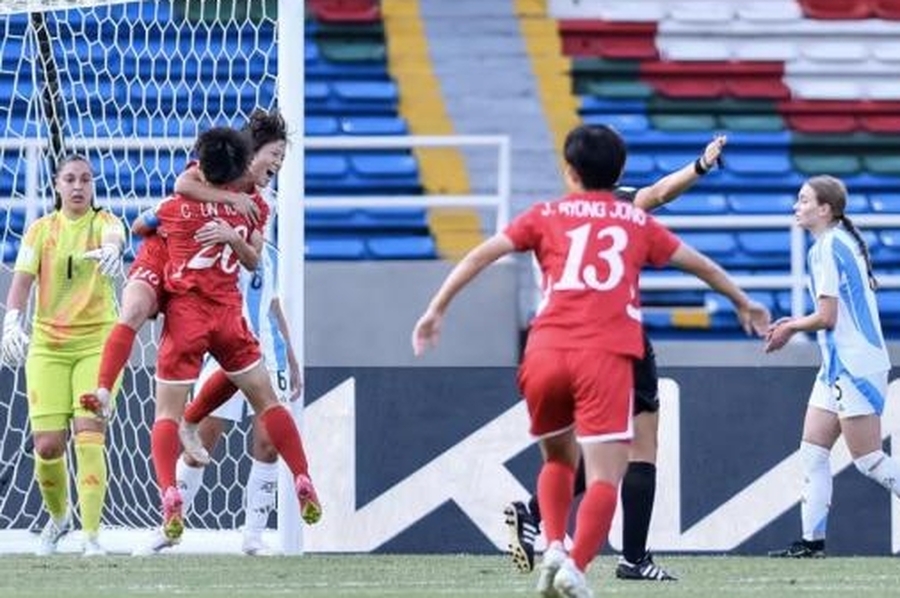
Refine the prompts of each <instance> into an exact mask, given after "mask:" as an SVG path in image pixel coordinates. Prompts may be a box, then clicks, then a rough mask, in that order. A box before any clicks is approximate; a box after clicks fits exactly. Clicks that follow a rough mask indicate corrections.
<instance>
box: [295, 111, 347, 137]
mask: <svg viewBox="0 0 900 598" xmlns="http://www.w3.org/2000/svg"><path fill="white" fill-rule="evenodd" d="M303 127H304V129H306V135H308V136H309V137H326V136H329V135H337V134H338V133H339V132H340V129H339V128H338V121H337V119H336V118H333V117H331V116H307V117H306V118H305V119H304V120H303Z"/></svg>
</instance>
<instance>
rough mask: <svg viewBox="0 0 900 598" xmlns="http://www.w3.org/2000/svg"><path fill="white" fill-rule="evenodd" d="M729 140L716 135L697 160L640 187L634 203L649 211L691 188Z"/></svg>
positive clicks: (720, 153)
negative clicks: (650, 183) (648, 184)
mask: <svg viewBox="0 0 900 598" xmlns="http://www.w3.org/2000/svg"><path fill="white" fill-rule="evenodd" d="M727 141H728V139H727V138H726V137H725V136H724V135H718V136H716V137H715V138H713V140H712V141H710V142H709V144H708V145H707V146H706V148H705V149H704V150H703V153H702V154H701V155H700V157H698V158H697V159H696V160H695V161H693V162H691V163H690V164H687V165H685V166H684V167H683V168H681V169H680V170H676V171H675V172H672V173H670V174H667V175H666V176H664V177H663V178H661V179H659V180H658V181H656V182H655V183H653V184H652V185H650V186H648V187H641V188H640V189H638V190H637V193H636V194H635V196H634V205H636V206H638V207H639V208H641V209H643V210H646V211H648V212H649V211H652V210H655V209H656V208H658V207H660V206H661V205H663V204H666V203H668V202H670V201H672V200H673V199H675V198H676V197H678V196H679V195H681V194H682V193H684V192H685V191H687V190H688V189H690V188H691V186H693V184H694V183H696V182H697V181H698V180H700V177H702V176H703V175H705V174H706V173H707V172H709V171H710V169H712V167H713V166H715V165H716V163H717V162H718V161H719V159H720V158H721V155H722V149H723V148H724V147H725V143H727Z"/></svg>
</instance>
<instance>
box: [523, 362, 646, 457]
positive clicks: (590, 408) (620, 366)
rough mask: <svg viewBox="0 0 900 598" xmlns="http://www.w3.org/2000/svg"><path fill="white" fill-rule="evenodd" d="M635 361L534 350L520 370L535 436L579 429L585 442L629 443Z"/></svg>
mask: <svg viewBox="0 0 900 598" xmlns="http://www.w3.org/2000/svg"><path fill="white" fill-rule="evenodd" d="M633 362H634V359H632V358H631V357H628V356H626V355H617V354H615V353H605V352H602V351H598V350H596V349H534V350H531V351H527V352H526V353H525V357H524V358H523V359H522V365H521V366H520V367H519V390H520V392H521V393H522V396H524V397H525V401H526V402H527V403H528V414H529V416H530V417H531V433H532V434H533V435H534V436H537V437H542V436H552V435H554V434H557V433H559V432H562V431H565V430H566V429H568V428H571V427H573V425H574V427H575V435H576V436H577V437H578V439H579V440H581V441H587V442H597V441H599V442H608V441H614V440H630V439H631V437H632V436H633V429H632V425H631V409H632V402H633V400H634V363H633Z"/></svg>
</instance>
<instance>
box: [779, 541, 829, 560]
mask: <svg viewBox="0 0 900 598" xmlns="http://www.w3.org/2000/svg"><path fill="white" fill-rule="evenodd" d="M769 556H771V557H774V558H782V559H821V558H824V557H825V540H797V541H796V542H794V543H793V544H791V545H790V546H788V547H787V548H783V549H781V550H770V551H769Z"/></svg>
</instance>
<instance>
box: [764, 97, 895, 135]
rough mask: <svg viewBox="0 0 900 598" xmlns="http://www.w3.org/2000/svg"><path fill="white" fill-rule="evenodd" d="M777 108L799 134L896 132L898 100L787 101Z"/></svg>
mask: <svg viewBox="0 0 900 598" xmlns="http://www.w3.org/2000/svg"><path fill="white" fill-rule="evenodd" d="M778 111H779V113H781V114H782V115H783V116H784V117H785V118H786V119H787V121H788V125H789V127H790V128H791V129H792V130H795V131H798V132H801V133H849V132H853V131H860V130H864V131H869V132H872V133H898V132H900V102H896V101H893V102H868V101H855V102H853V101H851V102H840V101H827V100H790V101H786V102H781V103H780V104H779V106H778Z"/></svg>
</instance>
